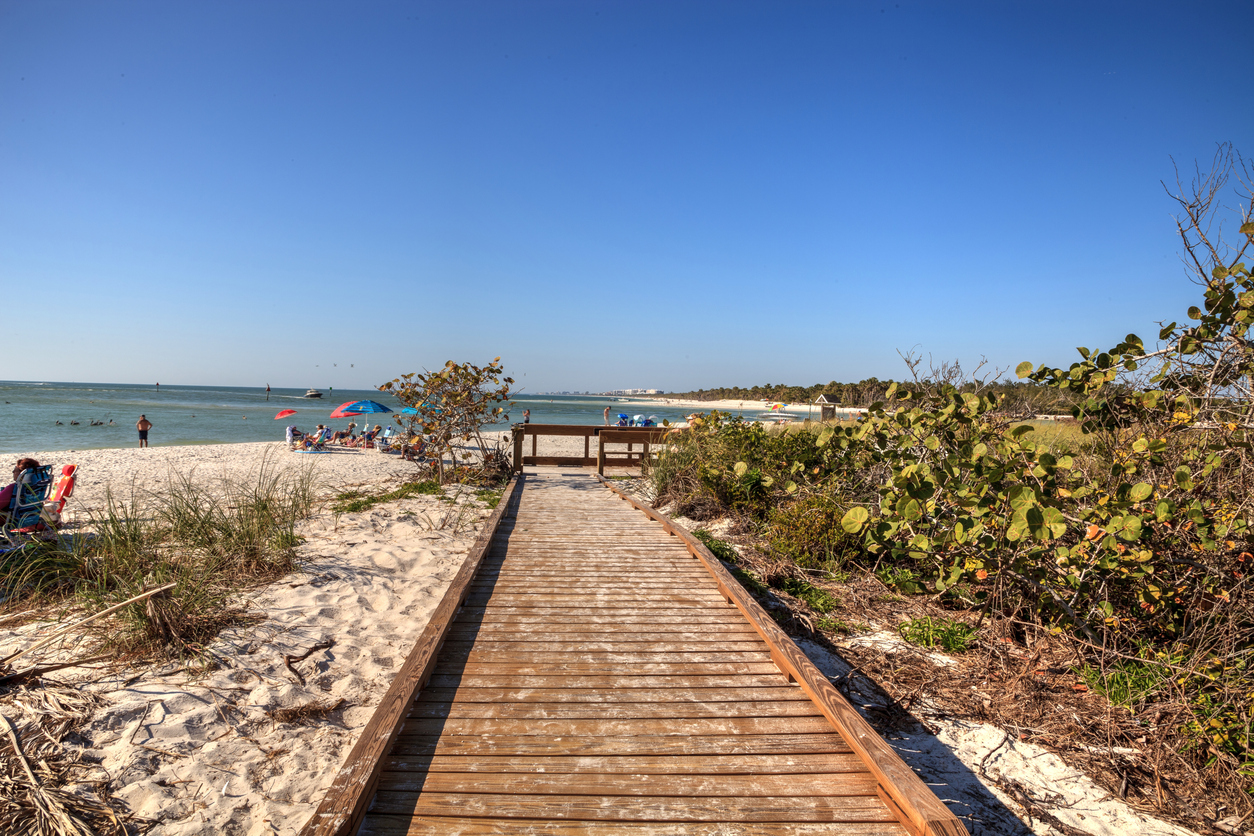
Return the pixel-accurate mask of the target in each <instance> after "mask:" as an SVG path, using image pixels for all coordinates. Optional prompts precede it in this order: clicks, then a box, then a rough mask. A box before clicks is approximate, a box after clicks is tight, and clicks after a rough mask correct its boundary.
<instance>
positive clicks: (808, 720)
mask: <svg viewBox="0 0 1254 836" xmlns="http://www.w3.org/2000/svg"><path fill="white" fill-rule="evenodd" d="M832 731H833V730H832V725H831V723H829V722H828V720H827V718H826V717H823V716H822V715H819V716H818V717H693V718H690V719H686V720H684V721H683V722H682V723H677V722H675V721H673V720H654V719H649V720H609V719H594V720H572V719H562V720H542V719H530V720H515V719H492V718H482V717H481V718H475V719H471V720H461V719H456V718H447V719H441V720H427V719H422V718H417V719H413V720H406V721H405V725H404V726H403V727H402V728H401V735H400V736H401V737H408V736H411V735H430V734H464V735H470V734H479V735H501V736H506V735H520V736H521V735H532V736H543V737H563V738H564V737H618V736H646V735H682V736H688V735H706V736H713V735H720V734H721V735H727V734H745V735H749V734H778V735H798V734H825V733H831V732H832Z"/></svg>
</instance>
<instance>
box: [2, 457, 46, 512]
mask: <svg viewBox="0 0 1254 836" xmlns="http://www.w3.org/2000/svg"><path fill="white" fill-rule="evenodd" d="M38 467H39V462H37V461H35V460H34V459H18V460H17V466H16V467H14V468H13V481H12V482H10V483H9V484H7V485H5V486H4V487H3V488H0V519H8V516H9V503H11V502H12V501H13V492H14V491H16V490H17V484H18V482H21V481H22V479H23V478H25V477H26V476H27V475H28V474H27V471H30V470H35V469H36V468H38Z"/></svg>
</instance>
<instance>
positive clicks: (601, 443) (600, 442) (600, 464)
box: [597, 435, 605, 476]
mask: <svg viewBox="0 0 1254 836" xmlns="http://www.w3.org/2000/svg"><path fill="white" fill-rule="evenodd" d="M597 475H598V476H604V475H605V436H603V435H597Z"/></svg>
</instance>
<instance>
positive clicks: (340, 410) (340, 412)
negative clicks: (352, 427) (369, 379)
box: [330, 401, 361, 418]
mask: <svg viewBox="0 0 1254 836" xmlns="http://www.w3.org/2000/svg"><path fill="white" fill-rule="evenodd" d="M355 403H357V401H344V403H342V404H340V405H339V406H337V407H336V408H335V411H334V412H332V413H331V416H330V417H332V418H347V417H348V416H350V415H360V414H361V413H358V412H353V411H352V410H351V409H349V407H351V406H352V405H353V404H355Z"/></svg>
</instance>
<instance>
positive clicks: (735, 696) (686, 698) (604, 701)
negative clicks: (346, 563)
mask: <svg viewBox="0 0 1254 836" xmlns="http://www.w3.org/2000/svg"><path fill="white" fill-rule="evenodd" d="M432 682H433V683H434V682H435V678H434V677H433V678H432ZM424 701H428V702H438V703H492V704H494V705H500V704H504V703H512V704H527V703H534V702H539V703H591V704H594V705H602V706H604V705H612V704H615V703H698V704H702V705H713V704H717V703H724V702H759V701H767V702H773V703H779V702H800V703H802V704H805V703H808V702H810V698H809V697H808V696H806V695H805V693H804V692H803V691H802V690H801V689H800V688H798V687H797V686H795V685H778V684H775V685H763V686H760V687H756V688H750V687H743V686H742V687H739V688H470V687H465V686H463V687H461V688H440V687H435V686H434V685H432V686H430V687H427V688H424V689H423V690H422V693H420V694H419V695H418V702H424Z"/></svg>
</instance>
